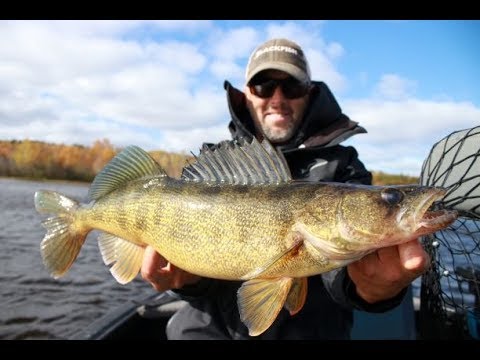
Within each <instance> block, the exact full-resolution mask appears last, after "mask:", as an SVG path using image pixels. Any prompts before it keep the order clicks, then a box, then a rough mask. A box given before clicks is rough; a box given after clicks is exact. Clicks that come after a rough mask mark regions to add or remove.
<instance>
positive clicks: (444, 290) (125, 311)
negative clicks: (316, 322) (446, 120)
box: [71, 126, 480, 340]
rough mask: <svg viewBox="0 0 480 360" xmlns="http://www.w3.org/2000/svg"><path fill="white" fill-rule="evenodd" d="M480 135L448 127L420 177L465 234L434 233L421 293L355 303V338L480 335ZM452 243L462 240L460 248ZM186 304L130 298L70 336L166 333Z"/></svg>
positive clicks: (164, 296)
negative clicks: (370, 308) (391, 304)
mask: <svg viewBox="0 0 480 360" xmlns="http://www.w3.org/2000/svg"><path fill="white" fill-rule="evenodd" d="M479 138H480V126H478V127H474V128H471V129H465V130H460V131H456V132H453V133H451V134H449V135H448V136H446V137H445V138H443V139H442V140H440V141H439V142H437V143H436V144H435V145H434V146H433V147H432V150H431V152H430V154H429V156H428V157H427V159H426V160H425V162H424V164H423V167H422V174H421V183H422V184H424V185H436V186H444V187H446V188H448V189H449V190H448V192H447V195H446V196H445V198H444V200H443V202H444V204H445V205H446V206H450V207H452V208H454V209H456V210H458V211H459V213H460V215H461V216H462V217H463V219H467V220H462V221H460V222H458V224H457V228H456V229H457V230H458V231H457V232H458V233H461V235H462V237H459V235H458V234H456V231H453V232H452V230H450V233H448V232H443V231H439V232H438V234H437V233H436V234H433V235H429V236H431V237H430V238H429V239H427V241H426V242H424V245H425V247H426V250H427V252H428V253H429V255H430V257H431V259H432V265H431V267H430V269H429V270H428V271H427V273H426V274H424V275H423V276H422V280H421V288H420V291H419V293H418V294H417V292H415V294H414V291H413V288H412V286H410V287H409V289H408V291H407V294H406V296H405V298H404V300H403V301H402V303H401V304H400V305H399V306H397V307H396V308H395V309H392V310H390V311H387V312H385V313H367V312H360V311H356V310H354V314H353V315H354V323H353V328H352V332H351V338H352V339H354V340H374V339H375V340H419V339H462V340H465V339H468V340H471V339H475V340H479V339H480V290H479V289H480V254H479V251H480V245H479V244H480V204H479V202H480V172H479V171H478V169H480V147H479V145H478V144H480V139H479ZM454 236H458V238H457V239H455V238H454ZM467 240H468V241H470V242H472V244H473V245H474V246H473V247H471V248H470V249H467V248H466V247H465V246H463V245H464V241H467ZM454 243H459V244H462V246H463V247H462V248H461V251H458V249H455V248H454ZM439 244H440V245H442V246H443V248H440V250H443V251H444V252H445V251H446V252H447V255H448V256H450V257H451V258H452V259H453V258H454V259H455V261H452V263H453V264H458V265H455V267H454V268H452V266H451V264H450V263H449V262H447V261H445V260H444V258H442V257H441V256H440V255H439V246H440V245H439ZM449 260H451V259H450V258H449ZM152 291H153V290H152ZM454 292H456V295H452V294H453V293H454ZM468 299H469V300H468ZM472 299H473V300H472ZM467 300H468V301H467ZM185 304H186V302H185V301H183V300H180V299H179V298H178V297H176V296H175V295H174V293H173V292H170V291H166V292H162V293H152V294H150V295H148V296H146V297H143V298H139V299H132V300H130V301H127V302H126V303H125V304H123V305H122V306H120V307H118V308H117V309H114V310H113V311H111V312H109V313H107V314H106V315H105V316H103V317H101V318H100V319H98V320H96V321H95V322H93V323H92V324H91V325H89V326H88V327H87V328H85V329H82V330H80V331H79V332H78V333H77V334H75V335H74V336H73V337H72V338H71V339H75V340H123V339H142V340H153V339H155V340H166V339H167V336H166V333H165V329H166V326H167V324H168V321H169V320H170V319H171V317H172V316H173V315H174V314H175V312H176V311H177V310H179V309H180V308H181V307H182V306H185Z"/></svg>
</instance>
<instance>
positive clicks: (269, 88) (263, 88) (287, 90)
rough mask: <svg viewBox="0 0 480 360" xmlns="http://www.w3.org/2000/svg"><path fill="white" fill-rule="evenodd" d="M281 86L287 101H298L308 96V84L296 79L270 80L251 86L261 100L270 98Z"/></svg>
mask: <svg viewBox="0 0 480 360" xmlns="http://www.w3.org/2000/svg"><path fill="white" fill-rule="evenodd" d="M279 85H280V86H281V88H282V93H283V95H284V96H285V97H286V98H287V99H297V98H300V97H303V96H305V95H306V94H307V92H308V89H309V86H308V84H305V83H301V82H299V81H297V80H295V79H292V78H290V79H286V80H268V81H265V82H263V83H260V84H256V85H255V84H252V85H250V89H251V90H252V92H253V93H254V94H255V95H256V96H258V97H260V98H269V97H271V96H272V95H273V93H274V92H275V89H276V88H277V86H279Z"/></svg>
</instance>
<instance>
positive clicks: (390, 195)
mask: <svg viewBox="0 0 480 360" xmlns="http://www.w3.org/2000/svg"><path fill="white" fill-rule="evenodd" d="M403 198H404V194H403V192H402V191H400V190H398V189H394V188H386V189H383V190H382V199H383V200H384V201H386V202H387V203H388V204H389V205H397V204H398V203H399V202H401V201H402V200H403Z"/></svg>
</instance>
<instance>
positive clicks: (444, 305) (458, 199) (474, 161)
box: [419, 126, 480, 339]
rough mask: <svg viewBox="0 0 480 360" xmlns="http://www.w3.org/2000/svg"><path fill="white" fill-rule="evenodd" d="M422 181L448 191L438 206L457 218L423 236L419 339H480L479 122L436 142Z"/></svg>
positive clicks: (421, 177) (425, 165)
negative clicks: (425, 257) (425, 260)
mask: <svg viewBox="0 0 480 360" xmlns="http://www.w3.org/2000/svg"><path fill="white" fill-rule="evenodd" d="M420 182H421V184H423V185H429V186H440V187H444V188H446V189H447V194H446V195H445V197H444V198H443V200H442V201H441V204H442V207H445V208H448V209H455V210H457V211H458V213H459V218H458V220H457V221H455V223H453V224H452V225H451V226H450V227H448V228H447V229H444V230H441V231H438V232H436V233H434V234H430V235H428V236H425V237H423V238H422V242H423V246H424V248H425V250H426V251H427V253H428V254H429V255H430V258H431V267H430V269H429V270H428V271H427V272H426V273H425V274H424V275H423V276H422V279H421V290H420V311H419V335H420V337H421V338H426V339H431V338H441V339H451V338H461V339H467V338H474V339H479V338H480V126H478V127H474V128H471V129H466V130H461V131H456V132H453V133H451V134H450V135H448V136H447V137H445V138H443V139H442V140H440V141H439V142H438V143H436V144H435V145H434V146H433V147H432V149H431V151H430V154H429V156H428V157H427V159H426V160H425V162H424V163H423V167H422V172H421V175H420Z"/></svg>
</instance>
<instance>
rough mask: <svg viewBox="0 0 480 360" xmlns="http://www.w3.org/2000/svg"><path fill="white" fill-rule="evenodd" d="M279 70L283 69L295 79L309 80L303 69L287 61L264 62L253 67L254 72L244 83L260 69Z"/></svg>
mask: <svg viewBox="0 0 480 360" xmlns="http://www.w3.org/2000/svg"><path fill="white" fill-rule="evenodd" d="M270 69H273V70H280V71H284V72H286V73H287V74H289V75H291V76H293V77H294V78H295V79H297V80H299V81H302V82H309V81H310V78H309V76H308V75H307V74H306V73H305V71H303V70H301V69H300V68H298V67H297V66H295V65H292V64H287V63H278V62H273V61H272V62H266V63H264V64H262V65H260V66H259V67H257V68H256V69H255V71H254V72H252V73H251V74H250V76H249V77H248V78H247V79H246V83H247V84H248V83H249V82H250V80H252V78H253V77H254V76H255V75H257V74H258V73H259V72H260V71H264V70H270Z"/></svg>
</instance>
